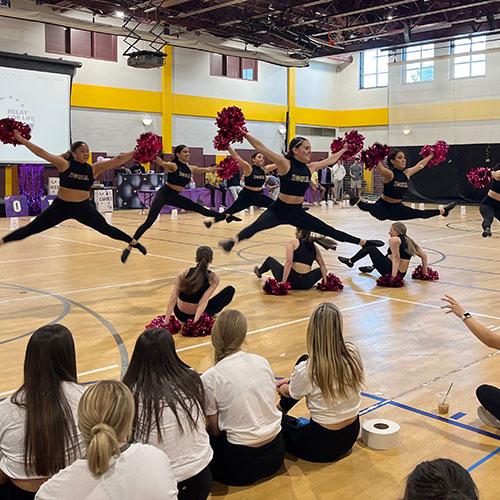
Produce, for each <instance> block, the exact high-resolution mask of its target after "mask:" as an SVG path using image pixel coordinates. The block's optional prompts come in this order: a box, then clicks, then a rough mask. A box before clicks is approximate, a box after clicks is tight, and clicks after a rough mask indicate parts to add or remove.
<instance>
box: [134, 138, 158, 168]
mask: <svg viewBox="0 0 500 500" xmlns="http://www.w3.org/2000/svg"><path fill="white" fill-rule="evenodd" d="M161 150H162V144H161V137H160V136H159V135H156V134H153V132H146V133H144V134H141V135H140V136H139V138H138V139H137V144H136V146H135V148H134V160H136V161H138V162H139V163H147V162H148V161H151V160H153V159H154V158H156V157H157V156H158V155H159V154H160V153H161Z"/></svg>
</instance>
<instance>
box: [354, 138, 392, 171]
mask: <svg viewBox="0 0 500 500" xmlns="http://www.w3.org/2000/svg"><path fill="white" fill-rule="evenodd" d="M390 152H391V148H390V147H389V146H387V145H386V144H380V143H379V142H376V143H375V144H373V145H372V146H370V147H369V148H367V149H365V150H363V151H361V161H362V162H363V163H364V164H365V168H366V169H367V170H373V169H374V168H375V167H376V165H377V163H378V162H379V161H382V160H383V159H384V158H385V157H386V156H387V155H388V154H389V153H390Z"/></svg>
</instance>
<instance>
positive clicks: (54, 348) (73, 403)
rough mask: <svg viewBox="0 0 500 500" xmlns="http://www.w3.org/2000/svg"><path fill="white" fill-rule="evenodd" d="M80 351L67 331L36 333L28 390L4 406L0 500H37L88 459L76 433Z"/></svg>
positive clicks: (29, 351)
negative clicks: (51, 482) (46, 486)
mask: <svg viewBox="0 0 500 500" xmlns="http://www.w3.org/2000/svg"><path fill="white" fill-rule="evenodd" d="M76 377H77V376H76V357H75V345H74V342H73V337H72V335H71V332H70V331H69V330H68V329H67V328H66V327H65V326H62V325H57V324H56V325H47V326H43V327H41V328H39V329H38V330H36V331H35V333H33V335H32V336H31V338H30V339H29V341H28V345H27V347H26V355H25V358H24V381H23V385H22V386H21V387H20V388H19V389H18V390H17V391H16V392H15V393H14V394H13V395H12V396H10V397H8V398H6V399H5V400H4V401H2V402H1V403H0V498H2V499H3V498H5V499H9V500H16V499H29V498H34V496H35V492H36V491H37V490H38V488H39V487H40V486H41V485H42V483H44V482H45V481H46V480H47V478H49V477H50V476H52V475H53V474H56V473H57V472H58V471H59V470H60V469H63V468H64V467H66V466H67V465H69V464H71V463H72V462H73V461H75V460H76V459H77V458H80V457H81V456H83V453H84V451H85V449H84V445H83V440H82V438H81V436H80V433H79V432H78V429H77V427H76V423H75V422H76V411H77V408H78V402H79V401H80V398H81V396H82V394H83V391H84V390H85V389H84V387H82V386H81V385H78V384H77V379H76Z"/></svg>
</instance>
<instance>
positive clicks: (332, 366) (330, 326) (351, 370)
mask: <svg viewBox="0 0 500 500" xmlns="http://www.w3.org/2000/svg"><path fill="white" fill-rule="evenodd" d="M307 351H308V353H309V364H308V368H309V374H310V377H311V381H312V382H313V383H315V384H316V385H317V386H318V387H319V388H320V389H321V392H322V393H323V396H324V397H325V398H326V399H329V400H335V399H338V398H348V397H349V396H350V395H351V394H352V392H353V391H359V390H361V386H362V385H363V379H364V371H363V363H362V361H361V357H360V355H359V352H358V349H357V348H356V346H354V345H353V344H351V343H350V342H344V338H343V336H342V315H341V313H340V311H339V309H338V307H337V306H336V305H335V304H331V303H329V302H323V303H322V304H319V305H317V306H316V307H315V308H314V310H313V312H312V314H311V318H310V319H309V325H308V326H307Z"/></svg>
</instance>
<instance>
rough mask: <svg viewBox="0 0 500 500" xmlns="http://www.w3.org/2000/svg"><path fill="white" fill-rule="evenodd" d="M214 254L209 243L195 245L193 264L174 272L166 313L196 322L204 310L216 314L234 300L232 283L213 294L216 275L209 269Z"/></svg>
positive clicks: (217, 284) (182, 320) (184, 320)
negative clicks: (176, 273) (194, 264)
mask: <svg viewBox="0 0 500 500" xmlns="http://www.w3.org/2000/svg"><path fill="white" fill-rule="evenodd" d="M213 257H214V254H213V252H212V249H211V248H210V247H205V246H202V247H198V249H197V250H196V266H195V267H190V268H189V269H184V270H183V271H181V272H180V273H179V274H178V275H177V279H176V280H175V283H174V289H173V290H172V294H171V295H170V299H169V300H168V305H167V312H166V315H167V317H170V315H172V314H174V315H175V317H176V318H177V319H178V320H179V321H181V322H182V323H185V322H186V321H187V320H188V319H192V320H193V321H194V322H196V321H198V320H199V319H200V318H201V315H202V314H203V313H204V312H206V313H207V314H208V315H209V316H215V315H216V314H217V313H219V312H221V311H222V309H224V307H226V306H227V305H228V304H229V303H230V302H231V300H233V296H234V292H235V289H234V287H232V286H226V287H225V288H223V289H222V290H221V291H220V292H219V293H218V294H217V295H214V296H213V297H212V295H213V294H214V292H215V290H216V289H217V287H218V286H219V278H218V277H217V275H216V274H215V273H214V272H212V271H210V270H209V269H208V266H209V265H210V264H211V263H212V261H213Z"/></svg>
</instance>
